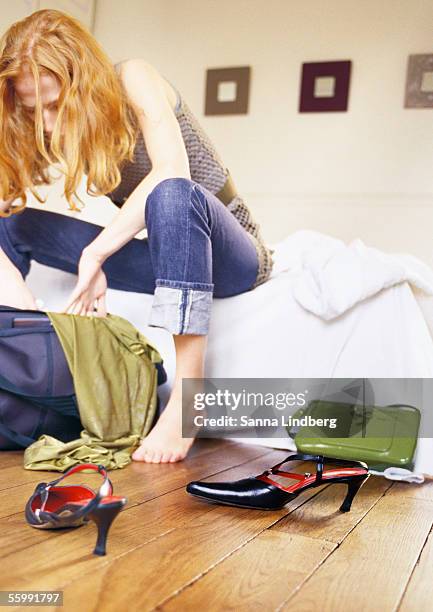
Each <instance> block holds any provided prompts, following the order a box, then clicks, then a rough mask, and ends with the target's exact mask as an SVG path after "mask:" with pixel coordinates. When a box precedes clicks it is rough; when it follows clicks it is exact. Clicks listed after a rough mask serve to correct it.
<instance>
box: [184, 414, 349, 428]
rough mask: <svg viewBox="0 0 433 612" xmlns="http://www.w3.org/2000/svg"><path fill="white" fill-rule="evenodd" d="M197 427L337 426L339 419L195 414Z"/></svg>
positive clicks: (307, 416)
mask: <svg viewBox="0 0 433 612" xmlns="http://www.w3.org/2000/svg"><path fill="white" fill-rule="evenodd" d="M194 425H195V426H196V427H227V428H230V427H279V426H281V427H329V428H330V429H335V428H336V427H337V419H336V418H335V419H315V418H313V417H312V416H311V415H306V416H303V417H300V418H296V417H291V416H287V415H284V414H281V415H279V416H277V417H251V416H250V417H249V416H246V415H242V416H240V417H235V416H228V415H221V416H219V417H205V416H204V415H203V414H197V415H195V416H194Z"/></svg>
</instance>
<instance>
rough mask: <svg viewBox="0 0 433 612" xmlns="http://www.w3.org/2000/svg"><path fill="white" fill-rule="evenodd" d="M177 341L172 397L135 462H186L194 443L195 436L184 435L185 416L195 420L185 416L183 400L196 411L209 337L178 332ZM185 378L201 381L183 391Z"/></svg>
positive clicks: (175, 340) (192, 431) (174, 338)
mask: <svg viewBox="0 0 433 612" xmlns="http://www.w3.org/2000/svg"><path fill="white" fill-rule="evenodd" d="M173 340H174V344H175V348H176V376H175V380H174V385H173V389H172V392H171V395H170V399H169V400H168V403H167V406H166V407H165V409H164V410H163V412H162V413H161V415H160V417H159V419H158V421H157V423H156V425H155V426H154V428H153V429H152V430H151V431H150V432H149V433H148V435H147V436H146V437H145V438H144V440H143V441H142V443H141V445H140V446H139V447H138V448H137V450H135V451H134V452H133V454H132V459H133V460H134V461H144V462H146V463H174V462H176V461H182V459H185V457H186V455H187V454H188V451H189V449H190V448H191V446H192V445H193V442H194V437H191V438H190V437H188V438H183V437H182V416H184V417H187V418H186V423H188V424H190V423H191V414H190V415H186V414H184V415H182V399H183V400H184V404H185V406H189V407H190V410H192V406H193V397H194V393H195V392H199V391H202V383H201V381H202V379H203V369H204V355H205V350H206V344H207V336H204V335H192V334H191V335H190V334H186V335H178V334H176V335H173ZM184 378H188V379H190V380H191V379H195V380H196V381H198V382H196V383H195V384H192V383H191V382H190V384H189V385H188V389H189V390H186V389H185V390H183V385H182V381H183V379H184ZM185 410H186V408H185ZM188 433H190V431H189V430H188ZM191 433H193V434H196V430H191Z"/></svg>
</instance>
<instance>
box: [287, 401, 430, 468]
mask: <svg viewBox="0 0 433 612" xmlns="http://www.w3.org/2000/svg"><path fill="white" fill-rule="evenodd" d="M304 417H307V418H304ZM308 417H311V418H310V419H308ZM294 419H300V423H301V424H300V427H299V428H298V429H297V431H296V430H295V428H294V426H293V425H288V426H287V431H288V433H289V435H290V436H291V437H292V438H294V441H295V444H296V448H297V449H298V451H299V452H301V453H305V454H311V455H323V456H325V457H334V458H336V459H348V460H358V461H365V462H367V463H368V464H369V466H370V467H371V468H373V467H374V468H375V469H378V470H382V469H385V468H387V467H389V466H399V467H405V468H408V469H410V468H411V467H412V466H413V463H412V462H413V457H414V453H415V448H416V443H417V438H418V431H419V425H420V420H421V415H420V412H419V410H418V409H417V408H415V407H414V406H408V405H405V404H392V405H390V406H363V405H354V404H349V403H344V402H331V401H325V400H313V401H311V402H310V403H309V404H308V405H307V406H306V407H305V408H301V409H300V410H298V411H297V412H296V413H295V414H294V415H293V416H292V419H291V422H292V423H293V421H294ZM311 419H314V420H315V421H317V420H318V419H336V426H335V428H334V429H331V428H329V427H326V426H322V425H318V424H315V425H313V426H312V425H308V424H302V421H304V423H308V420H310V421H311ZM329 422H330V421H328V423H329Z"/></svg>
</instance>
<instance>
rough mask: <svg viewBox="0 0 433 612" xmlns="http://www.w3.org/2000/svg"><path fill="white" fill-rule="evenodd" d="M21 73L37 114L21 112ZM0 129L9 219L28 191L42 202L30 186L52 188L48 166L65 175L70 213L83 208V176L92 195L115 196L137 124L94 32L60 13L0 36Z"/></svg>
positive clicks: (2, 189) (0, 170) (0, 187)
mask: <svg viewBox="0 0 433 612" xmlns="http://www.w3.org/2000/svg"><path fill="white" fill-rule="evenodd" d="M25 70H30V71H31V74H32V75H33V78H34V81H35V87H36V104H35V112H34V113H29V112H28V111H26V109H25V108H23V106H22V105H21V104H20V100H19V97H18V96H17V94H16V92H15V88H14V83H15V80H16V79H17V77H19V76H20V75H21V74H22V73H23V71H25ZM42 74H50V75H51V76H53V77H54V78H56V79H57V81H58V83H59V84H60V87H61V89H60V94H59V100H58V115H57V119H56V123H55V126H54V129H53V132H52V134H51V138H50V139H49V142H48V141H47V139H46V138H45V136H44V126H43V118H42V105H41V99H40V91H39V78H40V76H41V75H42ZM62 127H63V128H64V129H63V130H62ZM0 131H1V140H0V200H3V201H5V202H10V201H15V200H20V204H19V205H18V206H13V207H12V208H11V209H10V212H8V213H3V214H2V213H1V212H0V215H1V216H9V215H10V214H11V213H14V212H18V211H20V210H22V209H23V208H24V207H25V205H26V202H27V196H26V190H27V189H28V190H30V192H31V193H33V195H34V196H35V197H36V198H37V200H38V201H39V202H44V201H45V200H43V199H42V198H41V196H40V195H39V194H38V193H37V191H36V190H35V186H37V185H42V184H50V183H52V181H53V178H52V176H50V173H49V168H50V166H51V165H53V164H56V165H57V166H58V167H59V169H60V170H61V172H62V174H63V175H64V177H65V192H64V194H65V196H66V199H67V201H68V203H69V205H70V208H71V209H73V210H79V207H77V203H78V202H80V203H81V204H82V201H81V200H80V198H79V197H78V196H77V194H76V189H77V187H78V185H79V183H80V181H81V179H82V176H83V174H86V175H87V193H89V194H90V195H103V194H106V193H109V192H110V191H112V190H114V189H115V188H116V187H117V185H118V184H119V182H120V178H121V177H120V167H121V164H122V162H123V161H124V160H126V159H129V160H131V161H132V159H133V152H134V146H135V142H136V136H137V121H136V118H135V115H134V112H133V110H132V108H131V106H130V105H129V103H128V101H127V98H126V95H125V92H124V90H123V87H122V84H121V81H120V78H119V76H118V75H117V73H116V71H115V69H114V66H113V65H112V63H111V61H110V60H109V58H108V57H107V55H106V54H105V52H104V51H103V49H102V48H101V46H100V45H99V43H98V42H97V41H96V39H95V38H94V37H93V36H92V34H91V33H90V32H89V31H88V30H86V28H85V27H84V26H83V25H82V24H81V23H80V22H79V21H77V20H76V19H73V18H72V17H70V16H69V15H66V14H65V13H62V12H60V11H56V10H41V11H36V12H35V13H33V14H31V15H30V16H29V17H26V18H25V19H22V20H21V21H18V22H16V23H14V24H13V25H12V26H11V27H10V28H9V29H8V30H7V31H6V33H5V34H4V35H3V37H2V38H1V41H0ZM61 132H63V133H61Z"/></svg>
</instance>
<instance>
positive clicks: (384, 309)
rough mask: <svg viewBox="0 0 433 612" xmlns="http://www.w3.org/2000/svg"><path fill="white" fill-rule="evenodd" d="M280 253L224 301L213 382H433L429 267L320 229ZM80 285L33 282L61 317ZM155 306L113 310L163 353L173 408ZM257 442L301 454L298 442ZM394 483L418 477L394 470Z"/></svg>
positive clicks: (213, 333)
mask: <svg viewBox="0 0 433 612" xmlns="http://www.w3.org/2000/svg"><path fill="white" fill-rule="evenodd" d="M272 246H273V248H274V249H275V254H274V258H275V266H274V270H273V273H272V277H271V279H270V280H269V281H268V282H266V283H264V284H263V285H260V286H259V287H257V288H256V289H254V290H253V291H249V292H247V293H244V294H241V295H238V296H234V297H231V298H225V299H214V304H213V313H212V321H211V329H210V333H209V340H208V350H207V357H206V368H205V375H206V376H207V377H215V378H217V377H220V378H237V377H242V378H256V377H260V378H315V377H318V378H331V377H336V378H358V377H368V378H381V377H384V378H409V377H414V378H433V339H432V336H431V334H430V332H429V328H428V324H427V322H426V320H425V318H424V316H423V313H422V311H421V309H420V307H419V305H418V302H417V300H416V298H415V295H414V292H413V289H416V291H417V292H421V293H422V294H424V295H425V296H427V295H433V270H432V269H430V268H429V267H428V266H427V265H426V264H424V263H422V262H421V261H420V260H418V259H417V258H415V257H413V256H411V255H407V254H385V253H383V252H381V251H379V250H377V249H374V248H371V247H367V246H366V245H364V244H363V242H362V241H361V240H355V241H353V242H351V243H350V244H348V245H346V244H345V243H343V242H342V241H340V240H337V239H335V238H332V237H330V236H326V235H323V234H320V233H317V232H313V231H299V232H296V233H294V234H292V235H289V236H288V237H287V238H286V239H285V240H283V241H281V242H279V243H277V244H274V245H272ZM74 282H75V277H74V276H72V275H70V274H67V273H64V272H59V271H57V270H51V269H48V268H45V267H44V266H41V265H39V264H34V265H33V268H32V271H31V273H30V276H29V284H30V286H31V288H32V289H33V291H34V293H35V294H36V295H37V297H38V298H41V299H42V300H43V307H44V308H46V309H52V310H56V309H59V308H62V307H63V306H64V304H65V303H66V300H67V297H68V295H69V292H70V291H71V290H72V288H73V286H74ZM152 299H153V297H152V296H151V295H144V294H137V293H128V294H125V293H123V292H120V291H115V290H109V292H108V307H109V310H110V311H111V312H113V313H115V314H119V315H121V316H123V317H125V318H127V319H129V320H130V321H131V322H132V323H134V324H135V325H136V326H137V327H138V328H139V329H140V330H141V331H142V332H143V333H144V334H145V335H146V336H147V337H148V338H149V340H151V341H153V342H154V343H155V344H156V346H157V348H158V349H159V351H160V353H161V355H162V356H163V358H164V364H165V367H166V370H167V373H168V377H169V378H168V382H167V383H166V385H164V388H162V389H161V400H162V405H164V404H165V402H166V401H167V399H168V396H169V393H170V389H171V386H172V382H173V379H174V374H175V352H174V345H173V340H172V337H171V335H170V334H169V333H168V332H166V331H164V330H162V329H158V328H152V327H147V320H148V314H149V310H150V307H151V304H152ZM431 299H433V298H431ZM242 441H243V442H245V440H242ZM251 442H254V443H255V444H257V443H263V444H266V445H269V446H273V447H278V448H290V449H293V448H294V446H293V442H292V440H291V439H290V438H287V439H286V438H284V439H281V438H278V439H267V440H264V439H259V440H257V439H254V440H251ZM414 472H415V473H418V474H422V473H426V474H433V443H432V440H429V439H421V440H420V441H419V443H418V446H417V453H416V462H415V468H414ZM388 475H389V477H392V478H395V477H398V478H403V479H404V478H406V477H407V478H409V479H411V478H412V479H413V478H414V474H408V475H405V474H397V473H396V471H394V472H393V471H392V470H391V473H389V474H388Z"/></svg>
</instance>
